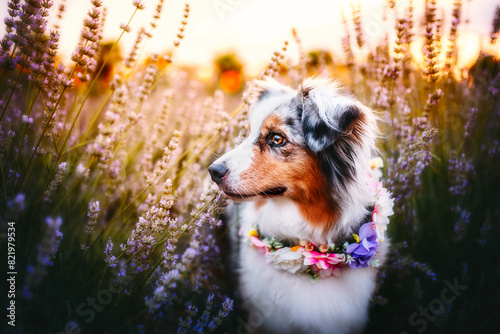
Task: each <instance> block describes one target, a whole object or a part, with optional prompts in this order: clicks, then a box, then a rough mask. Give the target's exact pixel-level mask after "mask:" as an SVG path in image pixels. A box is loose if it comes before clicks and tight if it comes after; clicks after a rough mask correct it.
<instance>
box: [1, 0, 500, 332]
mask: <svg viewBox="0 0 500 334" xmlns="http://www.w3.org/2000/svg"><path fill="white" fill-rule="evenodd" d="M87 1H89V2H91V4H92V6H91V9H90V10H89V12H88V14H87V16H86V19H85V21H84V22H83V26H82V27H81V33H80V37H79V41H78V46H77V48H76V49H75V50H74V52H73V54H72V55H71V57H68V58H67V59H66V58H63V57H61V56H60V53H59V43H60V41H59V39H60V33H61V31H62V30H64V26H61V22H62V18H63V17H64V15H65V9H64V6H65V4H66V1H58V2H57V5H54V4H53V3H52V1H50V0H25V1H21V0H9V1H7V6H8V16H6V17H5V20H4V24H5V31H6V33H5V34H4V35H3V36H1V38H2V39H1V42H0V248H1V251H0V254H1V256H2V259H1V262H0V263H1V267H0V268H1V272H2V277H4V278H3V283H2V288H1V290H0V297H1V300H2V312H1V314H2V319H3V320H2V321H3V322H2V330H1V331H2V332H5V333H194V332H197V333H208V332H220V333H252V332H253V331H254V328H256V327H257V326H258V325H259V321H260V320H259V319H261V318H262V317H263V316H265V314H247V313H245V311H244V310H243V309H242V307H241V304H242V301H241V300H240V299H239V297H238V294H237V293H236V291H235V284H236V277H235V268H234V264H233V263H231V262H230V258H231V256H232V254H231V249H230V246H229V243H228V236H227V234H228V233H227V232H228V226H227V224H225V223H224V219H223V218H224V217H223V213H224V210H225V207H226V206H227V204H228V203H227V200H226V199H225V197H224V196H223V195H222V194H221V193H220V192H219V190H218V188H217V186H216V185H215V184H213V183H212V182H211V180H210V176H209V174H208V172H207V167H208V166H209V165H210V164H211V163H212V162H213V161H214V160H215V159H216V157H218V156H220V155H222V154H223V153H224V152H226V151H228V150H230V149H231V148H232V147H234V145H236V144H237V143H238V142H239V141H240V140H241V138H242V137H243V136H244V135H245V124H246V123H245V122H246V119H247V112H248V110H249V108H250V107H251V103H252V97H253V93H254V92H253V84H252V82H253V79H254V78H255V77H254V76H251V75H247V74H245V71H244V65H242V62H241V61H240V60H239V59H238V56H237V54H231V53H228V54H227V55H222V56H220V57H218V58H217V59H215V60H214V68H215V70H214V73H213V76H212V77H211V78H209V79H206V78H201V77H200V76H199V75H198V74H197V73H198V72H197V71H196V69H195V68H193V67H188V66H185V65H182V66H181V65H179V64H177V63H176V60H175V59H176V58H175V55H176V52H178V50H179V49H181V48H182V47H183V40H184V38H185V34H189V33H190V31H189V29H188V27H189V25H190V24H192V22H191V21H190V13H191V11H192V8H191V7H190V5H189V4H186V5H185V7H184V12H183V14H182V15H181V16H180V17H172V16H171V15H170V14H169V13H168V12H162V9H163V2H164V1H162V0H157V1H141V0H128V1H126V2H125V1H124V3H123V6H130V7H132V8H133V11H132V12H133V14H132V16H131V17H127V18H123V21H124V23H123V24H122V25H121V27H120V29H121V31H122V33H121V35H120V36H119V38H117V39H116V40H114V41H111V42H110V41H107V40H105V39H104V38H103V26H104V22H105V20H106V16H107V14H108V13H107V10H106V1H105V0H102V1H101V0H87ZM436 2H437V1H433V0H429V1H425V2H418V6H423V7H425V8H420V9H423V10H424V11H423V13H424V14H423V15H418V16H417V15H416V14H415V11H416V6H417V2H416V1H415V4H414V3H413V2H412V1H409V2H407V3H406V2H405V5H404V6H403V5H398V6H397V5H396V2H395V1H387V4H386V5H385V9H384V10H386V12H387V13H388V14H387V18H386V21H385V22H384V24H385V25H386V27H387V30H388V33H387V35H386V36H387V37H386V38H385V39H383V41H381V42H380V43H378V44H377V45H376V47H372V46H371V45H370V43H367V36H365V34H364V31H365V30H364V28H363V25H364V24H365V22H364V19H363V16H362V11H361V7H360V5H359V4H358V2H356V1H354V2H353V3H352V5H350V6H349V5H346V6H344V8H346V9H347V11H346V12H345V13H344V15H343V16H344V22H343V25H342V26H343V27H344V29H345V30H344V33H343V34H344V38H343V40H342V48H343V54H340V55H333V56H332V54H331V53H329V52H328V51H327V50H328V48H329V45H325V46H324V47H325V49H314V50H309V49H306V48H305V47H304V46H303V44H302V43H303V41H302V40H301V32H300V31H299V30H295V29H294V30H292V29H291V28H290V34H289V39H288V40H287V41H283V43H282V44H281V45H276V48H275V49H276V51H275V52H274V53H273V54H269V63H268V64H262V72H261V74H260V75H258V76H256V78H261V79H262V78H264V77H274V78H275V79H277V80H278V81H280V82H283V83H285V84H289V85H291V86H293V87H298V86H299V85H300V83H301V82H302V80H304V79H305V78H307V77H309V76H313V75H319V76H329V77H332V78H334V79H337V80H338V81H340V82H341V83H342V84H343V85H345V87H346V90H347V91H349V92H350V93H352V94H353V95H354V96H355V97H356V98H358V99H359V100H361V101H362V102H363V103H364V104H366V105H367V106H369V107H370V108H372V109H374V110H375V111H376V112H377V113H378V115H379V117H380V119H381V122H380V126H381V129H382V136H381V138H380V140H379V147H380V155H381V157H382V158H383V161H384V168H383V176H382V178H383V180H384V184H385V185H386V187H387V188H388V189H389V190H390V191H391V192H392V194H393V197H394V198H395V206H394V211H395V214H394V215H393V216H392V217H391V223H390V225H389V228H388V235H389V238H390V239H391V242H392V247H391V252H390V255H389V260H388V261H387V263H386V265H384V266H383V267H382V268H381V271H380V274H379V278H378V289H377V292H376V295H375V296H374V298H373V301H372V306H371V308H370V321H369V324H368V326H367V328H366V333H424V332H426V333H471V332H480V331H486V330H490V329H493V328H498V325H500V320H499V319H500V288H499V287H500V261H499V260H498V256H499V254H500V243H499V242H498V240H499V239H500V191H499V189H498V188H499V186H500V143H499V140H500V104H499V103H498V100H499V97H500V94H499V90H500V62H499V59H498V57H497V56H498V54H495V53H494V52H492V51H491V50H495V47H497V46H498V44H499V43H500V42H499V41H498V40H497V38H498V37H499V32H500V5H499V6H498V7H497V9H496V12H495V13H491V17H488V18H485V19H487V20H488V21H491V33H490V35H489V36H488V40H487V42H485V43H483V44H482V45H481V47H482V50H481V52H480V54H479V56H478V57H477V59H474V61H473V62H471V63H470V64H464V63H463V62H461V61H460V60H461V52H462V51H461V49H460V48H459V47H458V44H457V39H458V38H459V37H460V27H461V25H462V24H463V21H464V8H463V6H464V4H463V2H464V1H458V0H457V1H454V3H453V6H452V11H451V12H446V13H445V12H444V11H442V10H441V7H440V4H439V2H437V3H436ZM145 5H147V6H149V7H154V8H155V14H154V15H153V16H152V17H151V20H150V22H149V24H148V26H145V27H144V28H142V29H140V28H139V27H137V26H135V25H134V15H136V12H140V11H141V10H143V9H144V6H145ZM192 6H193V5H192ZM49 14H50V15H51V16H53V17H55V19H51V20H50V22H49ZM164 19H168V20H174V21H176V22H178V28H177V32H176V37H175V38H174V40H171V41H165V50H166V51H165V52H163V53H161V54H155V53H153V52H151V51H150V50H149V49H148V41H149V40H150V39H151V38H152V36H154V34H158V33H161V32H160V31H158V30H157V29H156V28H157V25H158V22H160V21H161V20H164ZM127 22H128V23H127ZM445 22H446V24H445ZM123 39H132V40H134V41H135V42H134V43H133V47H132V48H130V49H127V50H124V49H123V48H122V47H120V45H121V44H120V43H121V42H122V40H123ZM417 41H419V43H420V44H418V47H415V45H417V44H416V43H417ZM292 49H293V50H294V51H291V50H292ZM295 50H299V51H298V52H299V54H298V55H293V57H292V55H291V52H296V51H295ZM415 50H416V51H415ZM296 59H298V60H296ZM332 302H334V301H332ZM338 306H339V307H342V305H338ZM297 307H307V305H297Z"/></svg>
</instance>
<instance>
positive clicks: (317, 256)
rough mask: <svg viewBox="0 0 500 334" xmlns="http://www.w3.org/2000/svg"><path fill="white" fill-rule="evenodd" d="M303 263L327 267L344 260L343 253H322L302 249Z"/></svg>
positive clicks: (319, 267) (320, 267)
mask: <svg viewBox="0 0 500 334" xmlns="http://www.w3.org/2000/svg"><path fill="white" fill-rule="evenodd" d="M304 256H305V258H304V264H305V265H306V266H310V265H313V264H315V265H316V267H317V268H318V269H328V268H329V267H330V265H336V264H338V263H342V262H344V261H345V255H344V254H335V253H334V254H324V253H319V252H315V251H311V252H306V251H304Z"/></svg>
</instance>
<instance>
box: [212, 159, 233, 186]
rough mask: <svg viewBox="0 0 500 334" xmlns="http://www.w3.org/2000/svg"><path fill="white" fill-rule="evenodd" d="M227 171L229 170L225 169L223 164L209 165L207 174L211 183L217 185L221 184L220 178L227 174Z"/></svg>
mask: <svg viewBox="0 0 500 334" xmlns="http://www.w3.org/2000/svg"><path fill="white" fill-rule="evenodd" d="M228 170H229V168H227V167H226V165H224V164H211V165H210V167H208V172H209V173H210V176H211V177H212V181H214V182H215V183H217V184H221V183H222V178H223V177H224V175H226V174H227V171H228Z"/></svg>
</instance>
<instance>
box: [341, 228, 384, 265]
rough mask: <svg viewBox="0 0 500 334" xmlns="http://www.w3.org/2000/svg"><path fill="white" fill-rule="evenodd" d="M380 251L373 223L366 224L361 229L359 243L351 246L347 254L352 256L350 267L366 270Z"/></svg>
mask: <svg viewBox="0 0 500 334" xmlns="http://www.w3.org/2000/svg"><path fill="white" fill-rule="evenodd" d="M377 249H378V242H377V233H376V232H375V230H374V229H373V228H372V224H371V223H365V224H363V225H361V227H360V228H359V242H358V243H352V244H350V245H349V246H348V247H347V249H346V251H345V252H346V253H347V254H349V255H351V256H352V261H351V262H350V263H349V266H350V267H351V268H353V269H356V268H365V267H368V266H369V265H370V260H371V259H372V258H373V256H374V255H375V253H376V252H377Z"/></svg>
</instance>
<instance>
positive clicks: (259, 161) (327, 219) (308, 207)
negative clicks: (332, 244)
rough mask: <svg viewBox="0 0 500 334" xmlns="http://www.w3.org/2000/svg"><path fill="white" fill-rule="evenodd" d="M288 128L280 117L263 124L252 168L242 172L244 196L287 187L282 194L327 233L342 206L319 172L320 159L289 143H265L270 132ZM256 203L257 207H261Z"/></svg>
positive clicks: (254, 150)
mask: <svg viewBox="0 0 500 334" xmlns="http://www.w3.org/2000/svg"><path fill="white" fill-rule="evenodd" d="M285 127H286V126H285V125H284V124H283V122H282V121H281V119H280V118H279V117H278V116H277V115H271V116H269V117H268V118H267V119H266V120H265V121H264V122H263V124H262V127H261V138H260V139H259V142H260V143H261V145H259V146H256V147H255V148H254V149H253V161H252V164H251V165H250V167H249V168H248V169H247V170H246V171H244V172H243V173H241V175H240V182H241V184H240V186H241V189H245V193H255V194H257V193H261V192H263V191H266V190H269V189H273V188H278V187H286V188H287V190H286V192H285V193H284V194H283V195H281V196H283V197H287V198H290V199H291V200H293V201H294V202H295V203H296V204H297V205H298V207H299V210H300V213H301V214H302V216H303V217H304V218H305V219H306V220H307V221H308V222H309V223H310V224H312V225H314V226H318V227H322V228H323V229H324V230H325V231H326V230H328V229H330V228H332V226H333V225H334V224H335V222H336V221H337V219H338V218H339V214H340V212H339V206H338V204H336V203H334V202H333V200H332V199H331V196H330V195H329V187H328V182H326V180H325V179H324V177H323V174H322V173H321V172H320V168H319V165H318V160H317V158H316V156H315V155H314V153H312V152H311V151H310V150H308V149H306V148H304V147H301V146H298V145H294V144H292V143H288V144H287V145H285V146H283V147H282V148H281V152H282V153H285V152H286V154H282V153H280V152H279V149H273V148H271V147H269V146H268V145H267V144H266V143H265V137H266V136H267V135H268V132H269V130H273V131H280V130H281V131H282V132H283V133H286V132H285V131H284V130H285ZM259 203H260V202H257V203H256V208H257V207H258V206H259V205H260V204H259Z"/></svg>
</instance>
